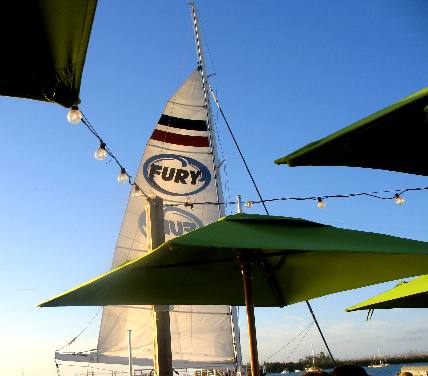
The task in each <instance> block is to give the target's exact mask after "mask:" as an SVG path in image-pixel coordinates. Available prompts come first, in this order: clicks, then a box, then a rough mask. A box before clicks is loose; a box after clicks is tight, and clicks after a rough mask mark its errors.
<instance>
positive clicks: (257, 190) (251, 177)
mask: <svg viewBox="0 0 428 376" xmlns="http://www.w3.org/2000/svg"><path fill="white" fill-rule="evenodd" d="M208 87H209V90H210V92H211V95H212V97H213V99H214V102H215V104H216V105H217V108H218V109H219V111H220V114H221V116H222V118H223V120H224V122H225V124H226V127H227V129H228V131H229V133H230V135H231V137H232V139H233V142H234V144H235V146H236V149H237V150H238V153H239V155H240V156H241V159H242V162H243V163H244V166H245V168H246V170H247V173H248V175H249V177H250V179H251V182H252V183H253V186H254V188H255V190H256V192H257V195H258V196H259V198H260V202H261V203H262V205H263V207H264V209H265V212H266V214H267V215H269V210H268V209H267V207H266V204H265V201H264V200H263V197H262V195H261V193H260V190H259V188H258V186H257V183H256V181H255V180H254V178H253V175H252V174H251V171H250V168H249V167H248V164H247V161H246V160H245V157H244V155H243V154H242V151H241V148H240V147H239V144H238V141H237V140H236V137H235V135H234V134H233V131H232V129H231V127H230V125H229V122H228V121H227V119H226V116H225V114H224V112H223V110H222V108H221V106H220V102H219V101H218V98H217V96H216V95H215V93H214V90H213V89H212V87H211V85H208ZM305 302H306V305H307V306H308V309H309V312H310V313H311V315H312V318H313V319H314V321H315V324H316V326H317V328H318V331H319V333H320V335H321V338H322V340H323V342H324V345H325V347H326V349H327V351H328V353H329V355H330V358H331V360H332V363H333V365H334V367H336V361H335V360H334V357H333V354H332V353H331V351H330V348H329V346H328V344H327V341H326V339H325V337H324V334H323V332H322V330H321V327H320V326H319V324H318V320H317V318H316V317H315V313H314V311H313V310H312V307H311V304H310V303H309V301H307V300H305Z"/></svg>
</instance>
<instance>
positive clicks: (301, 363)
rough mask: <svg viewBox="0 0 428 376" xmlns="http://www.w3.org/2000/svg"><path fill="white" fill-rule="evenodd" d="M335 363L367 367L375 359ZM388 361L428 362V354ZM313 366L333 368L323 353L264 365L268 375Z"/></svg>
mask: <svg viewBox="0 0 428 376" xmlns="http://www.w3.org/2000/svg"><path fill="white" fill-rule="evenodd" d="M382 360H385V359H382ZM335 361H336V365H337V366H340V365H344V364H355V365H358V366H362V367H366V366H368V365H370V364H372V363H373V357H362V358H356V359H336V358H335ZM386 361H387V363H389V364H400V363H419V362H428V354H420V353H415V352H413V351H411V352H409V353H406V354H398V355H388V356H387V357H386ZM312 364H315V366H316V367H320V368H322V369H329V368H333V363H332V361H331V358H330V357H329V356H328V355H327V354H325V353H324V352H323V351H321V352H320V353H318V354H316V355H314V357H312V355H306V356H305V357H304V358H302V359H299V360H298V361H296V362H267V363H264V364H263V366H264V367H265V369H266V372H267V373H280V372H282V371H283V370H284V369H288V370H289V371H290V372H292V371H295V370H300V371H302V370H304V369H305V368H306V367H311V366H312Z"/></svg>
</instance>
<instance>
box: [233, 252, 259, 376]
mask: <svg viewBox="0 0 428 376" xmlns="http://www.w3.org/2000/svg"><path fill="white" fill-rule="evenodd" d="M237 260H238V263H239V267H240V268H241V275H242V282H243V284H244V296H245V306H246V308H247V324H248V338H249V340H250V362H251V375H252V376H260V369H259V359H258V358H259V355H258V351H257V336H256V321H255V318H254V301H253V276H252V274H251V264H250V263H248V262H247V261H245V260H242V258H241V257H239V256H238V257H237Z"/></svg>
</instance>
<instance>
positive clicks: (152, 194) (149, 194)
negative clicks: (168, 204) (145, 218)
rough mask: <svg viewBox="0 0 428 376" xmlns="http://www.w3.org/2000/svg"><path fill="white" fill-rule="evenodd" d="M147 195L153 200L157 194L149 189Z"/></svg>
mask: <svg viewBox="0 0 428 376" xmlns="http://www.w3.org/2000/svg"><path fill="white" fill-rule="evenodd" d="M147 197H148V198H150V199H152V200H154V199H155V198H156V197H157V194H156V193H155V191H150V192H149V193H147Z"/></svg>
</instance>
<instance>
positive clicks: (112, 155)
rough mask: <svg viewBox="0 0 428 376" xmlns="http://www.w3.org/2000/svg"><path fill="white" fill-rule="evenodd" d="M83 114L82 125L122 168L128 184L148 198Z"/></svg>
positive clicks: (121, 170)
mask: <svg viewBox="0 0 428 376" xmlns="http://www.w3.org/2000/svg"><path fill="white" fill-rule="evenodd" d="M80 112H81V114H82V119H81V121H82V123H83V125H85V127H86V128H87V129H88V130H89V131H90V132H91V133H92V134H93V135H94V136H95V137H96V138H97V139H98V141H99V142H100V145H102V147H103V148H104V150H105V151H106V152H107V154H108V155H109V156H110V157H111V158H112V159H113V160H114V161H115V162H116V164H117V165H118V166H119V168H120V172H121V174H125V175H126V180H127V182H128V183H129V184H130V185H131V186H133V187H134V189H135V191H136V192H141V194H142V195H144V196H146V197H148V195H147V194H146V193H145V192H144V191H143V190H142V189H141V187H140V186H139V185H138V184H137V183H136V182H135V179H134V178H133V177H132V176H131V175H130V174H129V173H128V171H127V170H126V168H125V167H124V166H123V164H122V163H121V162H120V161H119V159H118V158H117V157H116V156H115V155H114V154H113V152H112V151H111V149H110V148H109V147H108V146H107V143H106V142H105V141H104V139H103V138H102V137H101V135H100V134H99V133H98V132H97V130H96V129H95V127H94V126H93V125H92V124H91V122H90V121H89V120H88V118H87V117H86V116H85V114H84V113H83V112H82V111H80Z"/></svg>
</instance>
